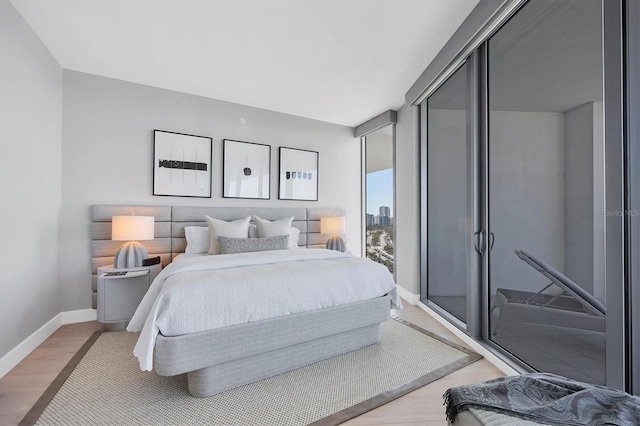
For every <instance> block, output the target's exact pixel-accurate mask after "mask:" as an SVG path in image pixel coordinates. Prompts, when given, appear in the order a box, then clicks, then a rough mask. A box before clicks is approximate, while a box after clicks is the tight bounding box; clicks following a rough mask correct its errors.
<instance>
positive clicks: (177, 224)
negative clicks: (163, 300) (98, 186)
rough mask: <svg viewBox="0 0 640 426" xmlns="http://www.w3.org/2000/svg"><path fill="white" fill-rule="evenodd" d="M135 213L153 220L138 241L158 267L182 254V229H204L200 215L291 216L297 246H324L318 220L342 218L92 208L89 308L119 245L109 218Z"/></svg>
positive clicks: (235, 210)
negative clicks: (149, 232) (150, 235)
mask: <svg viewBox="0 0 640 426" xmlns="http://www.w3.org/2000/svg"><path fill="white" fill-rule="evenodd" d="M130 214H136V215H139V216H153V217H154V218H155V239H153V240H151V241H141V244H143V245H144V246H145V247H146V249H147V250H148V252H149V257H154V256H160V258H161V259H162V266H163V267H164V266H167V265H168V264H169V263H170V262H171V260H172V259H173V258H174V257H175V256H177V255H178V254H180V253H184V250H185V247H186V246H187V242H186V240H185V237H184V228H185V227H186V226H207V224H206V221H205V220H204V216H205V215H207V216H210V217H214V218H216V219H220V220H235V219H240V218H243V217H247V216H249V215H251V216H254V215H256V216H259V217H261V218H263V219H268V220H276V219H281V218H283V217H288V216H293V223H292V225H293V226H295V227H296V228H298V229H299V230H300V239H299V241H298V245H299V246H301V247H308V248H317V247H324V245H325V244H326V242H327V239H328V237H329V236H328V235H323V234H320V218H322V217H328V216H345V214H346V212H345V210H344V209H321V208H308V209H307V208H277V207H273V208H270V207H187V206H121V205H94V206H93V209H92V213H91V275H92V278H91V289H92V293H93V302H92V305H93V308H95V307H96V306H97V282H98V278H97V269H98V267H100V266H104V265H111V264H113V256H114V255H115V253H116V251H118V249H119V248H120V246H121V245H122V242H119V241H111V217H112V216H119V215H130Z"/></svg>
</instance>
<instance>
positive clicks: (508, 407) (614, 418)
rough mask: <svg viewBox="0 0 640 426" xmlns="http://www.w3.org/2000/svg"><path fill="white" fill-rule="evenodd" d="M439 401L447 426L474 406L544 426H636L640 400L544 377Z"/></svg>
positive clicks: (469, 388) (450, 393) (458, 392)
mask: <svg viewBox="0 0 640 426" xmlns="http://www.w3.org/2000/svg"><path fill="white" fill-rule="evenodd" d="M443 397H444V400H445V402H444V403H445V405H446V406H447V408H446V412H447V419H448V420H449V421H450V422H451V423H455V419H456V416H457V415H458V412H460V411H463V410H465V409H466V408H468V407H477V408H480V409H485V410H493V411H498V412H501V413H504V414H507V415H510V416H514V417H519V418H522V419H526V420H531V421H535V422H539V423H544V424H547V425H562V426H565V425H578V426H580V425H625V426H626V425H640V398H639V397H637V396H632V395H629V394H628V393H625V392H622V391H618V390H614V389H609V388H606V387H602V386H593V385H589V384H586V383H581V382H577V381H574V380H571V379H567V378H564V377H561V376H556V375H553V374H546V373H531V374H523V375H521V376H511V377H501V378H499V379H495V380H490V381H488V382H485V383H481V384H479V385H466V386H459V387H457V388H451V389H449V390H447V391H446V392H445V394H444V395H443Z"/></svg>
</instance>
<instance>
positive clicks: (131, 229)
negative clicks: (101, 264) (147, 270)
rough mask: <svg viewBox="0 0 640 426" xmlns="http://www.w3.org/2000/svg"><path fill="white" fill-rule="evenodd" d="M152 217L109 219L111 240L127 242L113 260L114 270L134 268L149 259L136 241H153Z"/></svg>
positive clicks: (118, 217)
mask: <svg viewBox="0 0 640 426" xmlns="http://www.w3.org/2000/svg"><path fill="white" fill-rule="evenodd" d="M153 223H154V218H153V216H113V217H112V218H111V239H112V240H113V241H128V242H127V243H124V244H123V245H122V247H120V250H118V252H117V253H116V255H115V257H114V258H113V266H114V267H116V268H135V267H139V266H142V261H143V260H144V259H146V258H147V257H149V253H148V252H147V249H146V248H144V246H143V245H142V244H140V243H139V242H137V241H136V240H140V241H145V240H153Z"/></svg>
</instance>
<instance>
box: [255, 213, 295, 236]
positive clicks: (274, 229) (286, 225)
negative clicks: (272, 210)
mask: <svg viewBox="0 0 640 426" xmlns="http://www.w3.org/2000/svg"><path fill="white" fill-rule="evenodd" d="M253 220H254V221H255V222H256V226H257V227H258V237H259V238H265V237H277V236H278V235H289V229H291V222H292V221H293V216H291V217H285V218H283V219H279V220H274V221H273V222H272V221H270V220H266V219H260V218H259V217H258V216H254V217H253Z"/></svg>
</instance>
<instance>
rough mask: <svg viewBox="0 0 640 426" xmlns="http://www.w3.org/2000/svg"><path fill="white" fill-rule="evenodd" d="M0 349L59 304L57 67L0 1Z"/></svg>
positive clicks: (52, 313)
mask: <svg viewBox="0 0 640 426" xmlns="http://www.w3.org/2000/svg"><path fill="white" fill-rule="evenodd" d="M0 92H1V94H0V203H2V208H1V209H0V324H2V328H1V330H2V331H0V356H3V355H5V354H7V353H8V352H9V351H10V350H11V349H12V348H14V347H15V346H16V345H17V344H18V343H20V342H22V341H23V340H24V339H25V338H27V337H28V336H29V335H30V334H31V333H33V332H34V331H36V330H37V329H39V328H40V327H41V326H42V325H44V324H45V323H47V322H48V321H49V320H51V318H53V317H54V316H55V315H57V314H58V312H60V309H59V308H60V294H59V280H58V253H59V245H58V244H59V236H58V229H59V219H60V197H61V185H60V182H61V181H60V179H61V170H60V165H61V103H62V69H61V68H60V66H59V65H58V63H57V61H56V60H55V59H54V58H53V56H52V55H51V54H50V53H49V51H48V50H47V48H46V47H45V46H44V44H42V42H41V41H40V39H39V38H38V37H37V36H36V35H35V33H34V32H33V31H32V30H31V28H30V27H29V26H28V25H27V24H26V22H25V21H24V20H23V19H22V17H21V16H20V15H19V14H18V12H17V11H16V10H15V8H14V7H13V5H11V3H9V2H8V1H1V2H0Z"/></svg>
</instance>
